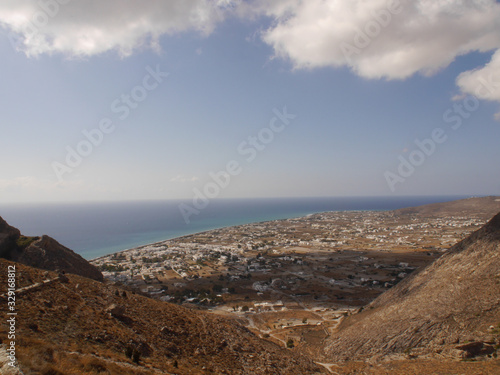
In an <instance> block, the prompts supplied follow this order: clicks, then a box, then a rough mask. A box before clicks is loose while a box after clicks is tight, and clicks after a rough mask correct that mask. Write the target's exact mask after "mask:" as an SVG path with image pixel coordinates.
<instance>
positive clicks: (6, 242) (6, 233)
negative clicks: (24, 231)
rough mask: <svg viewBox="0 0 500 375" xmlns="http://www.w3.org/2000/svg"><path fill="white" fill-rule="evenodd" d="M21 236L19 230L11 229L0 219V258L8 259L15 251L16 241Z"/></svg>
mask: <svg viewBox="0 0 500 375" xmlns="http://www.w3.org/2000/svg"><path fill="white" fill-rule="evenodd" d="M20 236H21V232H20V231H19V229H17V228H14V227H11V226H10V225H9V224H7V222H6V221H5V220H4V219H2V218H1V217H0V257H2V258H8V257H9V256H10V254H11V252H12V251H13V250H15V249H16V241H17V240H18V238H19V237H20Z"/></svg>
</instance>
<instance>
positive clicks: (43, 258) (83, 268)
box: [0, 217, 104, 281]
mask: <svg viewBox="0 0 500 375" xmlns="http://www.w3.org/2000/svg"><path fill="white" fill-rule="evenodd" d="M0 257H2V258H5V259H9V260H12V261H14V262H19V263H23V264H26V265H28V266H32V267H37V268H41V269H45V270H49V271H60V272H68V273H73V274H75V275H80V276H83V277H87V278H90V279H94V280H97V281H103V280H104V278H103V276H102V273H101V272H100V271H99V270H98V269H97V267H95V266H93V265H92V264H90V263H89V262H87V261H86V260H85V259H84V258H82V257H81V256H80V255H78V254H77V253H75V252H74V251H72V250H70V249H68V248H67V247H65V246H63V245H61V244H60V243H59V242H57V241H56V240H54V239H53V238H51V237H49V236H42V237H41V238H40V237H24V238H23V237H22V236H21V233H20V231H19V230H18V229H16V228H14V227H11V226H10V225H8V224H7V223H6V222H5V220H3V219H2V218H1V217H0Z"/></svg>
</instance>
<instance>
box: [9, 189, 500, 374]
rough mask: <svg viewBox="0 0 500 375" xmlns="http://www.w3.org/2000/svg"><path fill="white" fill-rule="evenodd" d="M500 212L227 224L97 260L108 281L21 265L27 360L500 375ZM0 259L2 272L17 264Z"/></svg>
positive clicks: (249, 370)
mask: <svg viewBox="0 0 500 375" xmlns="http://www.w3.org/2000/svg"><path fill="white" fill-rule="evenodd" d="M498 212H500V198H498V197H486V198H471V199H468V200H462V201H457V202H450V203H444V204H439V205H429V206H422V207H418V208H410V209H404V210H398V211H390V212H373V211H371V212H370V211H368V212H326V213H319V214H314V215H309V216H307V217H303V218H296V219H288V220H278V221H271V222H264V223H256V224H249V225H243V226H237V227H231V228H223V229H218V230H214V231H209V232H205V233H200V234H196V235H191V236H185V237H182V238H178V239H173V240H168V241H163V242H160V243H156V244H152V245H148V246H143V247H140V248H137V249H132V250H126V251H123V252H120V253H117V254H113V255H110V256H106V257H102V258H98V259H96V260H94V261H92V262H91V263H92V264H93V265H94V266H96V267H97V268H99V269H100V270H101V272H102V273H103V275H104V282H103V283H101V282H97V281H94V280H89V279H86V278H85V277H81V276H76V275H59V276H58V274H57V273H53V272H49V271H41V270H37V269H35V268H31V267H26V266H23V265H21V264H19V263H15V264H16V267H17V269H18V270H19V272H18V273H17V277H18V285H17V287H18V288H21V287H26V286H31V287H30V288H28V290H20V291H19V293H18V295H19V296H18V305H17V308H18V309H19V312H23V314H24V317H26V319H19V326H18V332H17V336H18V337H19V339H18V342H17V345H18V359H19V363H20V365H21V368H22V369H23V371H25V372H24V373H25V374H31V373H33V374H35V373H36V374H38V373H42V374H47V375H48V374H66V373H67V374H94V373H109V374H127V373H130V374H132V373H133V374H141V373H142V374H155V373H172V374H210V373H214V374H223V373H227V374H294V373H296V374H314V373H337V374H395V373H397V374H430V373H432V374H452V373H453V374H455V373H457V374H458V373H463V374H496V373H499V372H500V361H499V360H497V359H496V358H497V350H498V348H499V345H500V342H499V339H500V336H499V334H500V314H499V309H498V306H500V297H499V296H500V290H497V289H498V285H499V284H498V283H497V281H498V280H497V279H498V277H500V273H499V272H500V261H499V256H500V245H499V240H498V239H499V238H500V235H499V234H498V232H499V231H500V226H499V225H498V220H499V219H498V217H497V218H496V221H491V222H489V223H488V225H487V226H486V227H483V226H484V225H485V223H487V222H488V221H489V220H490V219H491V218H492V217H493V216H494V215H495V214H496V213H498ZM482 227H483V228H482ZM481 228H482V229H481ZM7 229H9V228H7ZM7 232H8V233H9V235H12V233H14V232H13V231H12V229H9V230H8V231H7ZM7 232H6V233H7ZM471 234H472V236H471ZM16 235H17V234H16ZM469 236H470V237H469ZM459 242H460V243H459ZM457 243H459V244H458V245H456V246H453V245H455V244H457ZM0 261H1V266H2V272H3V274H2V277H5V275H6V271H5V269H6V268H7V267H8V265H10V264H14V263H9V262H8V261H4V260H0ZM58 269H59V270H61V269H60V268H58ZM43 280H51V281H50V282H47V283H46V284H43V285H39V284H37V283H41V282H42V281H43ZM5 283H6V281H5V280H3V279H2V285H5ZM3 298H4V300H5V298H6V297H5V296H4V297H3ZM178 305H182V306H178ZM4 308H5V302H3V303H2V311H3V310H4ZM2 329H3V331H0V338H1V339H2V340H3V341H4V342H5V337H6V334H7V331H6V330H5V327H3V328H2ZM0 349H1V348H0ZM134 353H135V354H134ZM134 355H135V357H134ZM1 357H2V353H1V352H0V360H1Z"/></svg>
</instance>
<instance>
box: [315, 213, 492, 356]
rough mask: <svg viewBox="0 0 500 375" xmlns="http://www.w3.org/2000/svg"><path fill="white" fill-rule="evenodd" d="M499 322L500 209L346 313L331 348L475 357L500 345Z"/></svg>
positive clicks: (333, 351) (337, 352)
mask: <svg viewBox="0 0 500 375" xmlns="http://www.w3.org/2000/svg"><path fill="white" fill-rule="evenodd" d="M499 323H500V214H498V215H496V216H495V217H494V218H493V219H492V220H491V221H490V222H489V223H487V224H486V225H485V226H484V227H483V228H481V229H479V230H478V231H476V232H474V233H473V234H471V235H470V236H469V237H468V238H466V239H465V240H463V241H461V242H460V243H458V244H457V245H455V246H453V247H452V248H451V249H449V250H448V251H447V252H446V253H445V254H444V255H443V256H442V257H440V258H439V259H438V260H436V261H435V262H434V263H432V264H431V265H430V266H428V267H426V268H425V269H423V270H422V271H420V272H417V273H416V274H413V275H412V276H410V277H409V278H408V279H406V280H404V281H403V282H401V283H400V284H398V285H397V286H396V287H394V288H392V289H391V290H389V291H387V292H386V293H384V294H382V295H381V296H380V297H378V298H377V299H376V300H374V301H373V302H372V303H371V304H369V305H368V306H366V307H365V309H364V310H363V311H362V312H361V313H359V314H356V315H353V316H351V317H350V318H348V319H346V320H345V321H344V322H343V323H342V324H341V326H340V327H339V329H338V331H337V333H336V334H335V335H334V336H333V337H332V338H330V339H329V340H328V341H327V343H326V347H325V353H326V355H327V357H328V358H329V360H331V361H340V360H363V359H367V358H373V357H377V356H378V357H381V356H389V355H395V354H399V355H402V356H409V355H412V356H420V355H440V356H447V355H449V356H452V357H455V358H456V357H458V358H460V357H462V358H469V357H470V356H474V355H478V354H481V353H483V354H488V353H490V351H491V349H490V348H491V347H494V346H495V345H497V344H498V340H499V339H500V336H499V335H498V332H496V331H491V329H489V328H490V327H491V326H494V327H498V324H499ZM471 342H472V343H475V344H474V345H468V346H467V345H466V346H464V345H463V344H466V343H471ZM490 354H491V353H490Z"/></svg>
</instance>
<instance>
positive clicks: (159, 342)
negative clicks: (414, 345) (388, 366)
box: [0, 259, 324, 375]
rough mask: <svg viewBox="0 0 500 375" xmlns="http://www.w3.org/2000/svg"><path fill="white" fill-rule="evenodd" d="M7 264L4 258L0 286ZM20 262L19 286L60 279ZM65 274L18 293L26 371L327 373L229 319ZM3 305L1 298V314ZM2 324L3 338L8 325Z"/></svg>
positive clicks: (121, 374) (246, 374)
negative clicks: (47, 280) (60, 277)
mask: <svg viewBox="0 0 500 375" xmlns="http://www.w3.org/2000/svg"><path fill="white" fill-rule="evenodd" d="M9 264H14V263H12V262H9V261H6V260H1V259H0V284H1V285H5V284H6V275H7V266H8V265H9ZM15 265H16V272H17V277H18V280H17V283H18V287H29V286H30V285H33V284H35V283H39V282H41V281H43V280H44V279H54V278H56V276H57V274H55V273H53V272H48V271H45V272H44V271H42V270H39V269H35V268H31V267H27V266H23V265H21V264H15ZM66 276H67V278H62V279H60V280H55V281H54V282H52V283H46V284H45V285H43V286H37V287H35V288H32V289H27V290H25V291H19V292H18V295H17V304H16V309H17V311H18V314H19V315H18V317H19V318H18V325H17V327H16V344H17V358H18V360H19V363H20V368H21V370H22V371H23V373H24V374H25V375H29V374H55V375H57V374H75V375H76V374H78V375H83V374H116V375H127V374H131V375H132V374H134V375H138V374H144V375H146V374H232V375H237V374H241V375H250V374H255V375H257V374H287V375H288V374H291V375H293V374H297V375H299V374H300V375H303V374H316V373H324V372H322V371H324V370H321V368H320V367H319V366H317V365H315V364H314V363H313V362H311V361H310V360H308V359H305V358H303V357H301V356H300V355H298V354H294V353H292V352H291V351H288V350H286V349H283V348H281V347H279V346H277V345H276V344H273V343H270V342H268V341H264V340H262V339H260V338H258V337H257V336H255V335H254V334H252V333H251V332H250V331H248V330H247V329H246V328H244V327H243V326H242V325H240V324H239V323H238V322H236V321H234V320H232V319H224V318H220V317H217V316H214V315H211V314H207V313H204V312H201V311H196V310H189V309H186V308H184V307H180V306H177V305H172V304H169V303H166V302H161V301H157V300H153V299H150V298H146V297H143V296H140V295H137V294H132V293H131V292H129V291H125V290H121V289H117V288H116V287H114V286H110V285H106V284H103V283H99V282H96V281H93V280H90V279H87V278H83V277H80V276H76V275H66ZM5 309H6V303H5V301H1V300H0V312H1V314H2V316H5V313H6V311H5ZM28 317H29V319H28ZM0 329H1V330H2V331H1V332H0V339H1V340H3V342H4V343H5V342H6V341H7V340H6V331H5V330H6V325H1V326H0ZM1 367H2V366H1V364H0V368H1Z"/></svg>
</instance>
